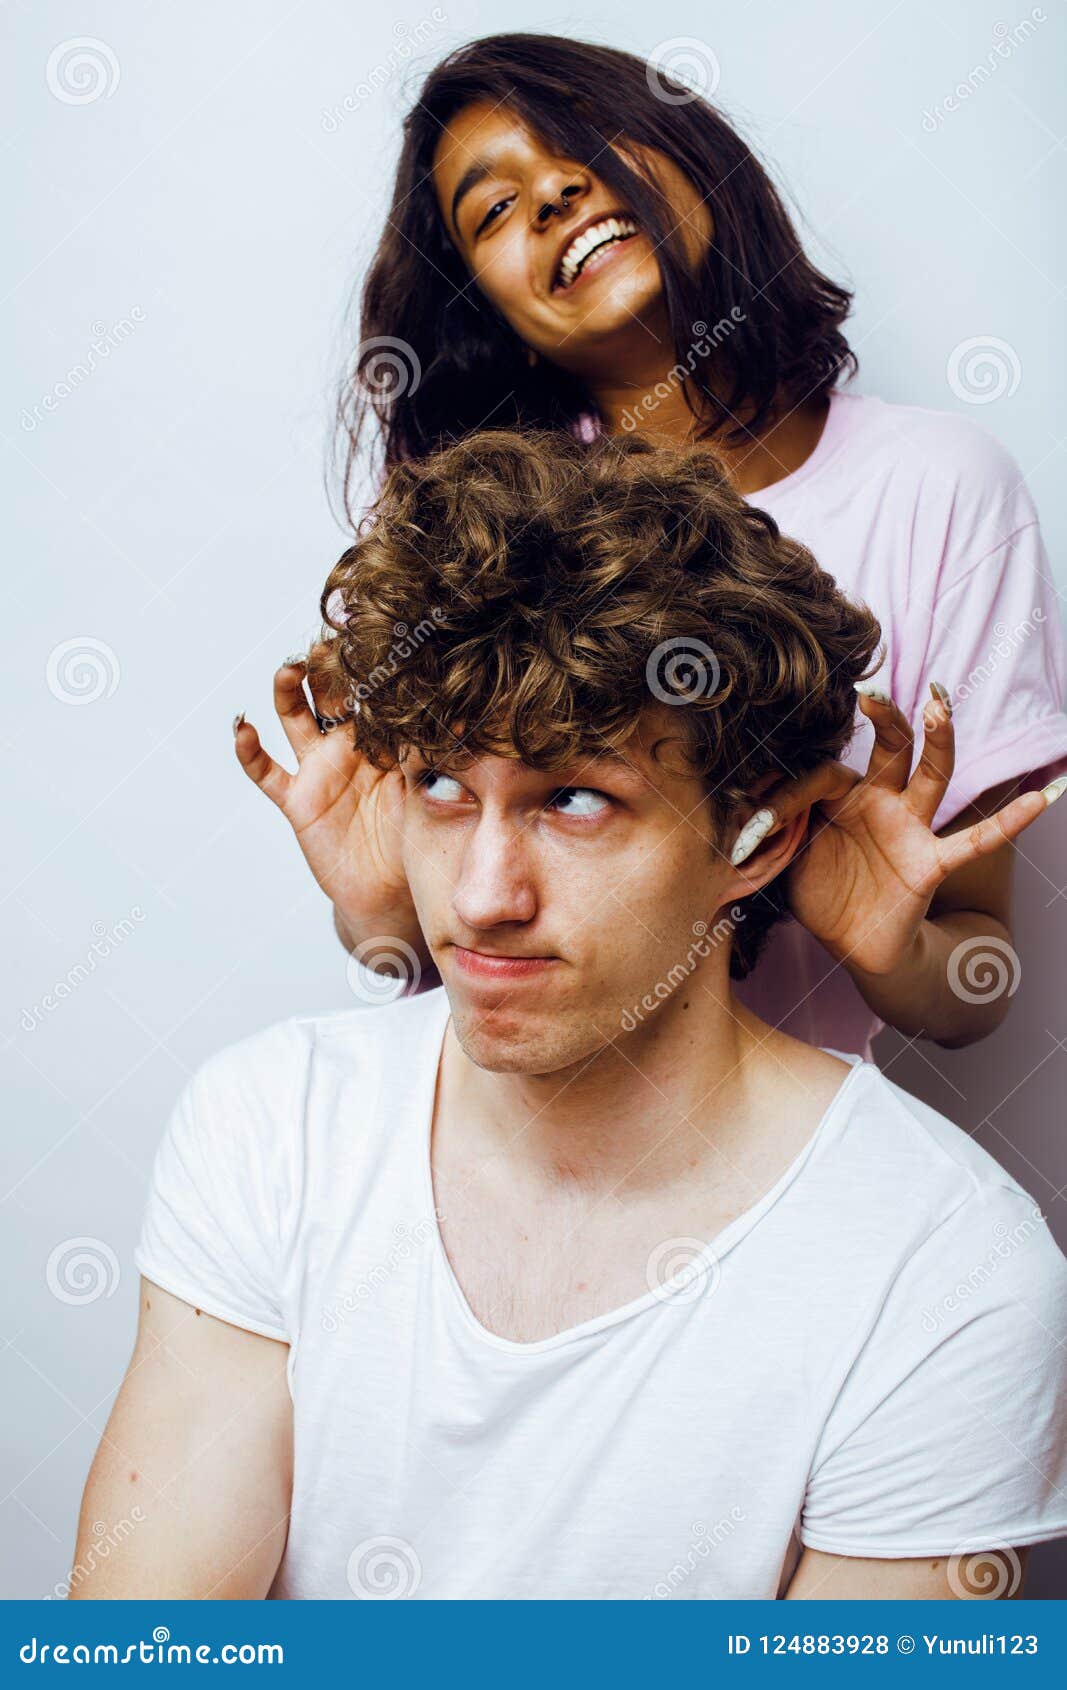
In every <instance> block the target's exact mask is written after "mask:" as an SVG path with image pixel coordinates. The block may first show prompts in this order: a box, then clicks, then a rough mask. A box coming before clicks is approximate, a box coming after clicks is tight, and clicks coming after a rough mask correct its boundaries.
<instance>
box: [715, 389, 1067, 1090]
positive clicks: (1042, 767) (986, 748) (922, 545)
mask: <svg viewBox="0 0 1067 1690" xmlns="http://www.w3.org/2000/svg"><path fill="white" fill-rule="evenodd" d="M749 503H750V504H753V505H759V506H761V507H762V508H763V509H764V510H766V511H769V512H770V514H771V515H772V516H773V517H774V519H775V521H776V522H777V523H778V525H779V527H780V528H781V529H782V531H783V532H784V533H786V534H789V535H791V536H792V537H793V538H794V539H797V540H800V541H801V542H802V543H803V544H804V545H806V546H808V547H809V548H810V549H811V551H812V552H813V553H814V554H815V556H816V558H817V559H818V561H819V563H820V564H821V565H822V567H823V568H824V569H825V570H827V571H828V572H829V573H830V574H831V575H833V576H834V578H835V580H836V581H837V582H838V584H839V585H840V586H841V587H842V588H844V590H845V591H846V592H847V593H848V594H849V596H850V597H852V598H853V599H857V600H862V601H864V602H865V603H866V604H868V605H869V606H870V608H871V609H872V610H873V611H874V613H875V615H876V616H877V617H878V619H879V621H880V622H881V625H882V634H883V638H884V641H885V648H886V654H885V660H884V663H883V665H882V667H881V669H880V670H879V674H878V677H877V678H878V679H879V680H880V681H881V682H882V684H883V685H884V686H885V687H886V690H887V691H888V692H889V693H890V695H891V696H892V698H893V699H894V700H895V701H896V703H897V704H898V705H899V706H900V708H901V709H902V710H903V711H904V713H905V715H906V716H907V717H908V718H909V720H910V721H911V723H912V725H913V727H914V729H915V735H916V758H917V757H918V754H919V748H920V747H921V744H922V721H921V712H922V707H923V704H924V703H925V701H926V699H927V698H928V697H929V682H930V681H931V680H935V681H941V682H942V683H943V684H944V686H946V687H947V688H948V690H949V692H950V694H951V696H952V706H953V725H954V727H955V732H956V766H955V772H954V774H953V778H952V783H951V785H950V787H949V789H948V792H947V793H946V795H945V798H944V801H943V802H942V804H941V806H940V808H939V809H938V812H937V815H936V816H935V818H934V826H935V828H936V829H941V828H942V827H944V826H945V825H946V824H947V823H948V822H950V821H951V820H952V819H953V817H954V816H956V815H957V814H958V813H959V812H960V811H961V810H963V809H965V808H966V806H967V805H968V804H970V803H971V802H972V801H973V800H974V799H975V798H976V797H978V795H979V794H980V793H982V792H984V791H986V790H987V789H988V788H989V787H992V786H996V785H997V784H998V783H999V782H1001V781H1004V780H1009V779H1014V778H1015V777H1017V776H1020V775H1028V774H1029V775H1030V778H1028V779H1026V780H1024V781H1023V782H1022V788H1023V789H1028V788H1030V787H1032V786H1035V785H1038V784H1043V780H1045V779H1049V778H1051V775H1052V774H1055V773H1061V772H1063V770H1064V769H1067V716H1065V715H1064V712H1063V709H1062V705H1063V697H1064V688H1065V685H1067V655H1065V648H1064V638H1063V630H1062V626H1061V623H1060V620H1059V615H1058V607H1057V601H1056V593H1055V589H1054V586H1053V582H1052V578H1051V573H1050V570H1049V564H1048V558H1047V556H1046V553H1045V549H1044V546H1043V543H1042V539H1041V532H1040V529H1039V527H1038V522H1037V514H1036V512H1035V510H1034V505H1033V501H1032V500H1031V498H1030V495H1029V493H1028V492H1027V490H1026V487H1025V485H1024V483H1023V480H1022V476H1021V474H1020V471H1019V468H1018V465H1017V464H1016V463H1015V461H1014V459H1013V458H1012V457H1011V455H1010V453H1008V452H1007V451H1005V449H1004V447H1003V446H1001V445H999V444H998V442H997V441H996V440H994V439H992V438H991V437H990V436H989V435H988V434H986V433H985V432H984V430H982V429H981V428H979V427H977V426H976V425H975V424H974V423H972V422H971V421H970V420H969V419H966V418H964V417H960V416H956V415H954V414H951V413H948V412H941V411H931V410H925V409H923V408H922V407H920V406H917V405H893V404H888V403H886V401H884V400H882V399H874V398H869V397H867V396H865V395H860V394H854V393H835V394H833V395H832V396H831V401H830V411H829V415H828V417H827V420H826V425H825V427H824V429H823V433H822V436H821V438H820V440H819V443H818V445H817V446H816V448H815V451H814V452H813V453H812V454H811V456H810V457H809V458H808V459H807V461H806V462H805V463H803V464H802V465H801V466H800V468H799V469H797V470H795V471H794V472H793V474H792V475H788V476H786V477H785V478H784V479H783V480H781V481H778V482H775V483H774V484H773V485H772V486H770V487H764V488H761V489H760V491H759V492H756V493H752V494H751V495H749ZM857 717H858V721H859V723H860V726H859V727H858V728H857V731H856V734H855V737H854V738H853V741H852V744H851V746H850V747H849V749H848V751H847V752H846V753H845V755H844V758H843V761H844V762H846V763H848V764H849V765H850V766H851V767H853V768H856V769H860V770H864V769H866V766H867V761H868V757H869V755H870V747H871V741H872V739H873V730H872V728H871V726H870V723H869V722H868V721H867V720H866V718H865V717H863V716H861V715H859V712H858V709H857ZM1039 776H1040V777H1041V778H1040V779H1039ZM737 989H738V996H739V997H740V998H741V999H742V1001H743V1002H744V1003H746V1004H748V1005H749V1007H750V1008H751V1009H752V1010H754V1011H755V1013H756V1014H757V1015H760V1016H762V1017H763V1019H764V1020H766V1021H768V1022H770V1023H771V1024H772V1025H774V1026H780V1027H782V1028H784V1030H785V1031H786V1032H788V1033H791V1034H793V1035H794V1036H795V1037H796V1038H801V1039H805V1040H807V1041H808V1042H809V1043H810V1044H815V1045H829V1046H832V1047H833V1048H834V1049H836V1050H844V1051H856V1052H859V1053H860V1054H862V1055H865V1056H868V1057H869V1055H870V1040H871V1038H873V1036H874V1034H875V1033H876V1032H878V1030H879V1029H880V1028H881V1026H882V1022H881V1021H879V1020H878V1019H877V1017H876V1016H875V1015H873V1014H872V1012H871V1011H870V1009H868V1007H867V1005H866V1004H865V1003H864V1001H863V998H862V997H861V996H860V993H859V991H858V990H857V989H856V987H855V986H854V985H853V983H852V981H851V980H850V978H849V976H848V974H847V972H846V970H845V969H844V968H843V967H842V966H841V965H839V964H836V963H835V962H834V961H833V959H832V958H831V957H830V955H829V953H828V952H827V951H825V950H824V949H823V947H822V946H821V945H820V944H819V943H818V942H817V941H816V940H815V939H813V938H812V937H811V935H810V934H809V933H808V932H807V931H806V930H805V929H804V928H802V927H801V926H800V925H799V924H798V923H797V922H795V921H786V922H783V923H782V924H781V925H780V926H779V927H777V928H776V929H774V931H773V932H772V933H771V935H770V937H769V939H768V941H767V946H766V950H765V951H764V953H763V956H762V957H761V959H760V962H759V964H758V965H757V967H756V969H755V971H754V972H753V974H752V975H751V977H750V978H749V979H748V980H746V981H743V982H741V983H740V985H739V986H738V988H737Z"/></svg>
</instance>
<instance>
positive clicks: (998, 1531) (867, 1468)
mask: <svg viewBox="0 0 1067 1690" xmlns="http://www.w3.org/2000/svg"><path fill="white" fill-rule="evenodd" d="M800 1535H801V1539H802V1541H803V1542H804V1543H805V1544H806V1545H808V1546H810V1547H811V1548H813V1549H820V1550H825V1551H827V1552H828V1553H831V1554H840V1555H857V1556H870V1557H875V1558H880V1557H887V1558H889V1557H898V1556H926V1555H954V1554H959V1553H962V1552H965V1551H971V1550H980V1549H988V1548H992V1547H1001V1546H1021V1545H1023V1544H1028V1543H1039V1542H1042V1541H1043V1540H1045V1539H1048V1538H1054V1537H1059V1536H1063V1535H1067V1261H1065V1260H1064V1257H1063V1255H1062V1253H1061V1252H1060V1250H1059V1248H1058V1246H1057V1245H1056V1243H1055V1241H1054V1239H1053V1238H1052V1236H1051V1234H1050V1233H1049V1231H1048V1228H1047V1226H1046V1224H1045V1222H1044V1220H1043V1219H1042V1218H1041V1216H1040V1211H1039V1210H1038V1209H1037V1207H1036V1205H1035V1204H1034V1202H1033V1199H1032V1198H1030V1197H1028V1196H1026V1195H1025V1193H1023V1192H1022V1191H1020V1190H1019V1189H1018V1188H1017V1187H1014V1186H1009V1185H1003V1186H1001V1187H999V1188H992V1189H988V1190H986V1189H976V1190H975V1191H974V1192H973V1194H972V1195H971V1196H969V1197H968V1198H966V1199H965V1200H964V1201H963V1202H962V1203H961V1205H960V1206H959V1208H958V1209H956V1210H955V1211H954V1213H953V1214H952V1215H951V1216H950V1217H949V1219H948V1220H947V1221H945V1222H943V1223H942V1225H941V1226H940V1227H939V1228H938V1230H937V1231H936V1232H935V1233H934V1234H933V1235H932V1236H931V1237H930V1238H929V1239H927V1241H926V1242H925V1244H924V1245H923V1246H922V1247H921V1248H920V1249H918V1250H917V1251H915V1252H914V1254H913V1255H912V1257H911V1259H910V1260H909V1261H908V1262H907V1263H906V1265H905V1267H904V1268H903V1270H902V1272H901V1273H900V1274H899V1275H898V1278H897V1280H896V1282H895V1284H894V1285H893V1287H892V1290H891V1291H890V1293H889V1295H888V1297H887V1298H886V1299H885V1302H884V1304H883V1306H882V1308H881V1310H880V1312H879V1315H878V1318H877V1319H876V1321H875V1323H874V1325H873V1328H872V1329H871V1330H870V1332H869V1334H868V1336H867V1338H866V1340H865V1341H864V1343H863V1346H862V1348H861V1350H860V1352H859V1354H858V1355H857V1356H856V1358H855V1360H854V1362H853V1365H852V1367H851V1370H850V1371H849V1373H848V1375H847V1377H846V1378H845V1380H844V1381H843V1383H842V1386H841V1389H840V1391H839V1393H838V1397H837V1400H836V1402H835V1404H834V1408H833V1410H832V1412H831V1414H830V1416H829V1418H828V1420H827V1423H826V1425H825V1427H824V1431H823V1435H822V1438H821V1439H820V1443H819V1446H818V1449H817V1451H816V1454H815V1458H814V1460H813V1463H812V1468H811V1472H810V1475H809V1481H808V1487H807V1493H806V1496H805V1501H804V1507H803V1512H802V1517H801V1533H800Z"/></svg>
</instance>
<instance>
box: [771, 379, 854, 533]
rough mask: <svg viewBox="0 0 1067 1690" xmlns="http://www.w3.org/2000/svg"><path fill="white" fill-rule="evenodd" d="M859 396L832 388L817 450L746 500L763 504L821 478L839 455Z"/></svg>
mask: <svg viewBox="0 0 1067 1690" xmlns="http://www.w3.org/2000/svg"><path fill="white" fill-rule="evenodd" d="M857 397H858V395H857V394H855V393H841V392H839V391H838V389H837V388H831V390H830V392H829V394H828V395H827V398H828V399H829V402H830V408H829V410H828V411H827V413H826V420H825V422H824V423H823V425H822V433H821V434H820V436H819V438H818V440H817V441H816V442H815V447H814V450H813V451H811V452H809V453H808V456H807V457H806V458H805V459H804V462H803V463H802V464H798V465H797V467H796V469H794V470H790V472H789V474H788V475H783V476H782V477H781V479H780V480H778V481H772V482H770V483H769V484H768V485H767V486H766V487H757V488H756V489H755V490H754V492H751V493H746V494H745V495H744V497H745V498H746V499H747V501H748V503H749V504H752V505H763V504H764V503H765V501H767V500H774V499H777V498H778V497H779V495H781V494H787V493H791V492H792V491H793V489H794V488H795V487H799V486H801V485H802V484H803V483H804V482H807V481H810V480H811V478H812V476H814V475H819V474H820V473H821V472H822V470H823V468H824V467H825V465H826V463H827V462H828V461H829V459H830V458H832V457H833V456H834V455H835V453H836V452H837V449H838V447H839V446H840V444H841V441H842V439H843V438H844V435H845V432H846V431H845V427H844V419H845V413H846V411H847V410H848V407H849V405H850V404H851V403H852V401H853V400H855V399H856V398H857Z"/></svg>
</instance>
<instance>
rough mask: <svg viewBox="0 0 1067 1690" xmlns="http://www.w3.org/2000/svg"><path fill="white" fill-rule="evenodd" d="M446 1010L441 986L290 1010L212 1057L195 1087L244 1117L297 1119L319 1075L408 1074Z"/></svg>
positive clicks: (209, 1102)
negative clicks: (342, 1005)
mask: <svg viewBox="0 0 1067 1690" xmlns="http://www.w3.org/2000/svg"><path fill="white" fill-rule="evenodd" d="M447 1014H448V1004H447V999H446V997H445V993H444V991H443V989H442V988H435V989H434V990H433V991H428V992H422V993H419V994H418V995H416V996H414V997H404V998H399V999H397V1000H395V1001H393V1002H389V1003H383V1004H377V1005H374V1006H373V1007H371V1006H369V1005H364V1006H362V1007H359V1008H355V1009H342V1010H326V1011H321V1012H317V1013H314V1012H313V1013H307V1014H300V1015H291V1016H288V1017H286V1018H285V1019H283V1020H280V1021H275V1022H272V1023H270V1024H269V1025H268V1026H266V1027H261V1028H258V1029H257V1030H256V1031H255V1032H252V1033H247V1034H245V1035H244V1036H243V1037H242V1038H239V1039H236V1040H234V1041H232V1042H231V1043H230V1044H227V1045H223V1046H221V1047H220V1048H219V1049H218V1050H215V1051H213V1052H212V1053H211V1054H210V1055H208V1056H206V1057H205V1058H204V1059H203V1060H202V1061H201V1063H200V1064H199V1066H198V1067H197V1069H196V1070H195V1072H194V1074H193V1077H192V1080H191V1081H190V1089H191V1091H192V1094H193V1097H194V1100H195V1101H196V1102H198V1103H200V1104H201V1105H202V1106H206V1107H209V1108H211V1109H212V1111H213V1112H214V1111H215V1110H217V1109H218V1107H219V1106H220V1105H221V1106H223V1107H229V1108H231V1109H233V1110H236V1111H238V1112H239V1113H240V1114H241V1115H242V1116H244V1117H246V1118H247V1117H248V1116H250V1115H251V1116H255V1117H258V1118H262V1117H263V1115H264V1114H266V1115H268V1116H269V1115H278V1114H281V1115H285V1116H286V1117H288V1118H290V1119H291V1118H293V1117H294V1116H295V1115H296V1114H297V1113H298V1112H302V1110H303V1108H304V1105H305V1100H306V1098H307V1096H308V1093H309V1090H310V1086H311V1080H312V1075H313V1074H314V1075H315V1076H316V1077H321V1076H323V1075H324V1074H326V1073H327V1072H328V1073H330V1074H332V1075H333V1077H334V1078H335V1079H338V1080H341V1081H344V1082H354V1083H356V1084H357V1085H359V1086H369V1085H370V1083H371V1081H372V1079H373V1078H376V1077H377V1076H378V1075H380V1074H382V1073H387V1072H394V1073H403V1072H405V1070H406V1069H407V1068H408V1067H409V1066H410V1065H411V1064H412V1063H417V1062H418V1061H419V1059H420V1054H421V1053H425V1052H427V1051H428V1050H429V1043H428V1041H429V1040H430V1039H431V1038H432V1036H433V1035H435V1034H438V1035H439V1034H441V1033H443V1031H444V1023H445V1020H446V1018H447Z"/></svg>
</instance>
